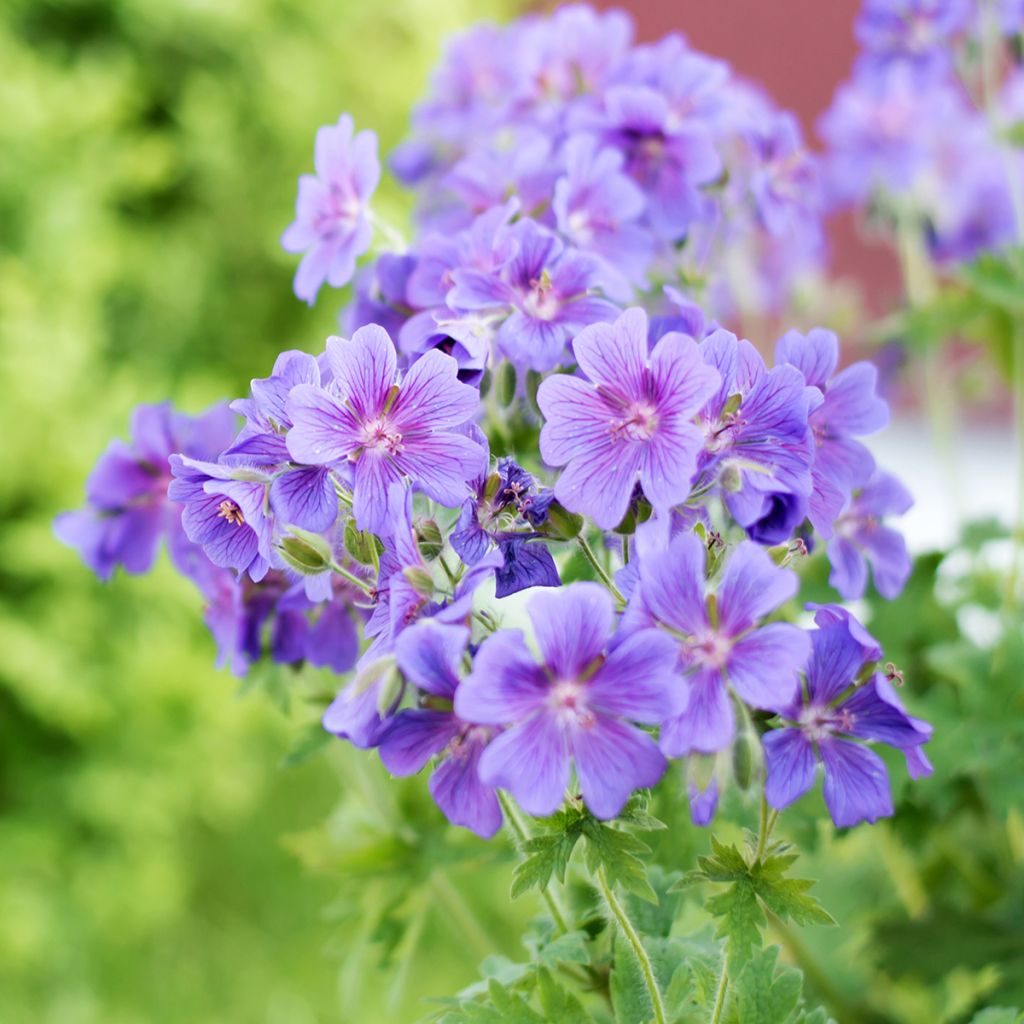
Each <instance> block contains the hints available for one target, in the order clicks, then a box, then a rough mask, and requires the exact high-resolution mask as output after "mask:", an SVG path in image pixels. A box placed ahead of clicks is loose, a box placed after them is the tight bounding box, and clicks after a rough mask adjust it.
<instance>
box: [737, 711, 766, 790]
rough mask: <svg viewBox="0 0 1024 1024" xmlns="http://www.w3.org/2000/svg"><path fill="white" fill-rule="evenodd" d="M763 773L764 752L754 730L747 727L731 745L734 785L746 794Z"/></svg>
mask: <svg viewBox="0 0 1024 1024" xmlns="http://www.w3.org/2000/svg"><path fill="white" fill-rule="evenodd" d="M763 772H764V751H763V750H762V749H761V741H760V739H759V738H758V736H757V733H756V732H755V730H754V729H753V728H752V727H751V726H750V725H747V726H746V727H745V728H742V729H741V730H740V731H739V732H738V733H737V735H736V739H735V740H734V741H733V745H732V774H733V778H734V779H735V780H736V785H737V786H738V787H739V789H740V790H742V791H743V792H744V793H746V792H748V791H749V790H750V789H751V787H752V786H754V785H755V784H756V783H757V782H758V781H759V780H760V778H761V776H762V774H763Z"/></svg>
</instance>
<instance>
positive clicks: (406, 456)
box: [286, 324, 486, 532]
mask: <svg viewBox="0 0 1024 1024" xmlns="http://www.w3.org/2000/svg"><path fill="white" fill-rule="evenodd" d="M327 360H328V363H329V364H330V367H331V372H332V373H333V377H334V379H333V381H332V382H331V383H330V384H329V385H328V386H327V387H317V386H315V385H313V384H299V385H297V386H296V387H294V388H293V389H292V390H291V392H290V394H289V396H288V401H287V403H286V406H287V411H288V416H289V418H290V419H291V421H292V424H293V426H292V428H291V430H289V431H288V436H287V444H288V451H289V452H290V454H291V456H292V458H293V459H295V461H296V462H300V463H304V464H306V465H312V466H317V465H320V466H323V465H330V464H332V463H336V462H339V461H342V460H349V461H351V462H353V463H354V466H355V468H354V482H353V510H354V512H355V517H356V523H357V524H358V526H359V528H360V529H362V530H371V531H374V532H379V531H380V530H381V529H383V528H384V526H385V524H386V522H387V495H388V488H389V486H390V485H391V484H393V483H395V482H398V481H401V480H402V479H403V477H410V478H411V479H412V480H413V481H414V482H415V483H416V485H417V486H418V487H419V488H420V489H421V490H423V491H424V493H426V494H427V495H429V496H430V497H431V498H433V499H434V500H435V501H438V502H440V503H441V504H442V505H448V506H449V507H456V506H458V505H460V504H461V503H462V500H463V499H464V498H465V496H466V494H467V493H468V488H467V485H466V481H467V480H470V479H472V478H473V477H474V476H476V475H477V474H478V473H479V472H480V471H481V467H482V465H483V464H484V461H485V458H486V456H485V453H484V452H483V449H481V448H480V446H479V445H477V444H475V443H474V442H473V441H471V440H470V439H469V438H468V437H466V436H465V435H464V434H461V433H458V432H457V430H456V428H458V427H459V426H461V425H462V424H463V423H465V422H466V421H467V420H469V419H470V417H472V415H473V414H474V413H475V412H476V409H477V406H478V404H479V395H478V394H477V392H476V391H475V390H474V389H473V388H471V387H469V386H468V385H466V384H462V383H460V382H459V381H458V380H457V379H456V371H457V366H456V363H455V360H454V359H452V358H451V357H450V356H446V355H445V354H444V353H442V352H438V351H436V350H434V351H431V352H428V353H427V354H426V355H424V356H423V357H422V358H420V359H418V360H417V361H416V362H415V363H413V365H412V366H411V367H410V368H409V370H408V372H407V373H406V374H405V375H404V377H403V378H402V380H401V382H400V383H399V382H398V380H397V359H396V355H395V347H394V345H393V344H392V342H391V339H390V338H389V337H388V334H387V332H386V331H385V330H384V329H383V328H381V327H378V326H376V325H375V324H370V325H368V326H366V327H361V328H360V329H359V330H358V331H356V332H355V334H353V335H352V340H351V341H346V340H344V339H343V338H329V339H328V340H327Z"/></svg>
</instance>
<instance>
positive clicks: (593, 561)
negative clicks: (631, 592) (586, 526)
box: [576, 533, 626, 604]
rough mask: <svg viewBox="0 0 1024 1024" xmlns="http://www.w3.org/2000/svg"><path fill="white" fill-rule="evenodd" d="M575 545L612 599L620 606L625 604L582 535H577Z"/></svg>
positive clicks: (619, 592) (619, 591)
mask: <svg viewBox="0 0 1024 1024" xmlns="http://www.w3.org/2000/svg"><path fill="white" fill-rule="evenodd" d="M576 543H577V544H579V546H580V551H582V552H583V557H584V558H586V560H587V561H588V562H589V563H590V567H591V568H592V569H593V570H594V572H596V573H597V577H598V579H599V580H600V581H601V582H602V583H603V584H604V585H605V586H606V587H607V588H608V589H609V590H610V591H611V594H612V597H614V598H615V600H616V601H618V602H620V603H621V604H625V603H626V599H625V598H624V597H623V596H622V591H621V590H619V588H618V587H617V586H615V581H614V580H613V579H612V578H611V576H609V575H608V573H607V572H605V569H604V566H603V565H601V563H600V562H599V561H598V560H597V555H595V554H594V549H593V548H592V547H591V546H590V545H589V544H588V543H587V538H586V537H584V536H583V534H582V533H580V534H577V535H576Z"/></svg>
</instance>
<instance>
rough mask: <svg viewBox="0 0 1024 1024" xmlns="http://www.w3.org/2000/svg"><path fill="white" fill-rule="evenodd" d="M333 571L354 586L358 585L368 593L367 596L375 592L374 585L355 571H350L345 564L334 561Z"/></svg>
mask: <svg viewBox="0 0 1024 1024" xmlns="http://www.w3.org/2000/svg"><path fill="white" fill-rule="evenodd" d="M331 571H332V572H336V573H337V574H338V575H339V576H340V577H341V578H342V579H343V580H346V581H347V582H348V583H351V584H352V586H354V587H358V588H359V589H360V590H361V591H362V592H363V593H364V594H366V596H367V597H369V596H370V595H371V594H372V593H373V587H372V586H371V585H370V584H369V583H367V582H366V580H361V579H360V578H359V577H358V576H356V575H355V573H351V572H349V571H348V569H346V568H345V567H344V566H341V565H338V563H337V562H334V563H333V564H332V565H331Z"/></svg>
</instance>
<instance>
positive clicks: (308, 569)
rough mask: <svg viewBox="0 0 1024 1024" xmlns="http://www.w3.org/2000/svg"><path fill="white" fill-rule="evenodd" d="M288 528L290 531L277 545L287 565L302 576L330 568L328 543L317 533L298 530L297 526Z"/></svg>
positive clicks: (330, 555)
mask: <svg viewBox="0 0 1024 1024" xmlns="http://www.w3.org/2000/svg"><path fill="white" fill-rule="evenodd" d="M290 529H291V533H290V534H289V535H288V536H286V537H283V538H282V539H281V543H280V544H278V546H277V550H278V551H280V552H281V557H282V558H283V559H284V560H285V561H286V562H287V563H288V565H289V566H291V568H293V569H294V570H295V571H296V572H299V573H302V575H303V576H315V575H316V574H317V573H321V572H325V571H326V570H327V569H330V567H331V566H332V565H333V564H334V552H333V551H331V546H330V544H328V543H327V541H326V540H324V538H323V537H321V536H320V534H318V533H311V532H310V531H309V530H300V529H299V528H298V527H297V526H293V527H291V528H290Z"/></svg>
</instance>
